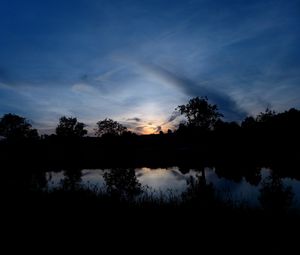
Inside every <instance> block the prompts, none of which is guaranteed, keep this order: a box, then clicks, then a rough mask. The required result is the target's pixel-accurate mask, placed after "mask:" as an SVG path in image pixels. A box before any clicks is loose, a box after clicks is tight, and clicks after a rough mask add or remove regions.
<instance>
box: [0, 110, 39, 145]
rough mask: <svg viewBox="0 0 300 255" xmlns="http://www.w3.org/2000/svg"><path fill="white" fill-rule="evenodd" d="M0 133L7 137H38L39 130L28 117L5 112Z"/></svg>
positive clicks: (0, 125)
mask: <svg viewBox="0 0 300 255" xmlns="http://www.w3.org/2000/svg"><path fill="white" fill-rule="evenodd" d="M0 135H1V136H4V137H6V138H7V139H24V138H38V132H37V130H36V129H33V128H32V126H31V124H30V123H29V122H28V121H27V120H26V118H23V117H20V116H18V115H15V114H11V113H8V114H4V115H3V117H2V118H1V119H0Z"/></svg>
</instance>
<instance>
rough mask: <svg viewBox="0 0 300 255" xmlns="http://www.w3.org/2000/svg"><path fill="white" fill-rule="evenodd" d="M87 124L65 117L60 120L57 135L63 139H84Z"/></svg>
mask: <svg viewBox="0 0 300 255" xmlns="http://www.w3.org/2000/svg"><path fill="white" fill-rule="evenodd" d="M84 127H85V124H84V123H81V122H78V121H77V118H72V117H66V116H63V117H61V118H60V119H59V124H58V126H57V128H56V134H57V135H58V136H62V137H83V136H84V135H86V134H87V130H86V129H84Z"/></svg>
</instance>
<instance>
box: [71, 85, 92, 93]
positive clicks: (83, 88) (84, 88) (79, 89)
mask: <svg viewBox="0 0 300 255" xmlns="http://www.w3.org/2000/svg"><path fill="white" fill-rule="evenodd" d="M71 90H72V91H73V92H76V93H89V94H91V93H95V92H96V89H95V88H94V87H92V86H91V85H88V84H86V83H77V84H74V85H73V86H72V88H71Z"/></svg>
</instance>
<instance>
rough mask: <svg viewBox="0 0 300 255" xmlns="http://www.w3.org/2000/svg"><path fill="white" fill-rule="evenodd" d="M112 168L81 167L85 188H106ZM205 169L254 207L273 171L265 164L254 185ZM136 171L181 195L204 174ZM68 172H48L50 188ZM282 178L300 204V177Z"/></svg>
mask: <svg viewBox="0 0 300 255" xmlns="http://www.w3.org/2000/svg"><path fill="white" fill-rule="evenodd" d="M110 171H111V169H83V170H81V177H80V174H79V176H77V181H78V183H79V184H80V185H82V186H83V187H85V188H91V189H94V188H95V187H96V188H97V189H104V188H105V179H104V174H105V173H109V172H110ZM121 171H122V170H121ZM204 172H205V179H206V183H207V184H213V187H214V188H215V189H216V191H217V193H218V194H219V195H220V196H221V197H222V198H223V199H231V200H233V201H236V202H245V203H247V204H248V205H250V206H253V207H257V206H259V205H260V203H259V200H258V197H259V194H260V191H259V190H260V189H261V188H262V185H263V181H264V180H267V178H269V177H270V175H271V170H270V169H267V168H262V169H261V171H260V176H261V180H260V182H258V184H257V185H254V184H250V183H249V182H248V181H247V180H246V178H245V177H242V178H241V179H240V180H238V181H233V180H230V179H228V178H224V177H220V176H218V175H217V173H216V171H215V169H213V168H205V170H204ZM134 173H135V176H136V178H137V180H138V182H139V183H141V185H142V186H143V187H147V190H148V192H149V191H151V192H152V193H153V194H155V195H161V194H172V195H174V196H178V197H179V196H180V195H181V194H182V193H183V192H185V191H186V190H187V188H188V184H187V180H188V179H189V178H191V177H196V176H197V175H198V176H199V175H200V172H199V171H197V170H195V169H190V170H189V171H184V172H182V171H180V169H179V168H178V167H170V168H155V169H154V168H146V167H144V168H136V169H134ZM66 175H67V174H66V173H65V171H60V172H47V174H46V178H47V186H48V188H49V189H54V188H58V187H60V186H61V185H62V183H63V181H64V180H65V179H66ZM281 181H282V183H283V185H284V186H291V188H292V191H293V192H294V206H296V207H298V208H300V203H299V201H300V181H298V180H295V179H291V178H284V179H281Z"/></svg>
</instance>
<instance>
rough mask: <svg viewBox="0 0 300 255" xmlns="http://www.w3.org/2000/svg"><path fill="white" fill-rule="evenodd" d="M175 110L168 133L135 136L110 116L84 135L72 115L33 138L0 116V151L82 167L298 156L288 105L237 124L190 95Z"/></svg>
mask: <svg viewBox="0 0 300 255" xmlns="http://www.w3.org/2000/svg"><path fill="white" fill-rule="evenodd" d="M176 110H177V111H178V113H179V114H181V115H183V116H184V117H185V119H186V121H185V122H184V123H181V124H179V126H178V127H177V128H176V129H175V130H173V131H170V130H169V131H168V132H167V133H163V132H160V133H159V134H153V135H137V134H135V133H133V132H131V131H129V130H128V129H127V128H126V127H125V126H123V125H122V124H120V123H118V122H116V121H114V120H112V119H104V120H101V121H99V122H97V128H96V129H95V135H96V137H89V136H87V130H86V126H85V124H84V123H81V122H79V121H78V120H77V119H76V118H73V117H65V116H63V117H61V118H60V120H59V123H58V125H57V127H56V130H55V134H53V135H48V136H45V135H44V136H39V135H38V132H37V130H36V129H34V128H33V127H32V125H31V124H30V123H29V122H28V120H26V119H25V118H23V117H20V116H17V115H14V114H5V115H4V116H3V117H2V118H1V120H0V136H2V137H3V139H2V140H1V146H0V152H1V155H2V158H3V159H4V160H7V161H11V162H15V159H17V158H19V159H20V160H21V161H22V162H27V161H28V162H30V163H31V162H41V163H43V164H48V163H49V164H52V163H53V164H62V163H66V164H71V163H72V164H75V165H77V164H79V163H82V164H83V165H85V166H87V165H97V164H100V163H101V164H107V165H109V166H111V165H114V164H115V165H118V164H119V165H121V166H125V165H142V166H145V165H169V166H170V165H187V164H191V165H193V164H200V163H199V162H201V164H202V163H203V164H206V165H207V164H215V163H221V164H223V163H224V162H229V161H230V162H232V161H237V162H238V161H240V162H249V160H255V161H260V162H261V161H263V163H264V164H267V163H268V162H269V161H274V160H276V161H278V160H280V159H282V161H283V162H284V161H287V159H288V162H292V161H297V160H298V159H299V158H300V157H299V156H300V155H299V152H300V150H299V142H300V133H299V130H300V111H299V110H296V109H294V108H292V109H290V110H288V111H284V112H281V113H276V112H274V111H271V110H269V109H267V110H266V111H265V112H262V113H260V114H258V115H257V116H256V117H247V118H245V119H244V120H243V121H242V122H241V124H239V123H236V122H227V121H224V120H223V119H222V117H223V115H222V114H221V113H220V112H219V109H218V107H217V105H214V104H210V103H209V102H208V99H207V98H199V97H196V98H192V99H191V100H190V101H189V102H188V103H187V104H185V105H180V106H178V107H177V108H176ZM17 161H18V160H17ZM264 161H266V162H264ZM282 164H283V163H282Z"/></svg>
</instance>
